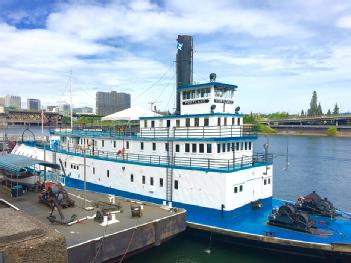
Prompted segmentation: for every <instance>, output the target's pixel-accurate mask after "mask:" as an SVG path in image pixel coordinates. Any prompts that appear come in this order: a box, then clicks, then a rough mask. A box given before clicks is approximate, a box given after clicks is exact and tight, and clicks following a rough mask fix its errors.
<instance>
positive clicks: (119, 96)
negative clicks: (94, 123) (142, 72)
mask: <svg viewBox="0 0 351 263" xmlns="http://www.w3.org/2000/svg"><path fill="white" fill-rule="evenodd" d="M128 108H130V94H128V93H123V92H119V93H117V92H116V91H111V92H102V91H98V92H96V114H97V115H100V116H106V115H109V114H112V113H115V112H117V111H121V110H124V109H128Z"/></svg>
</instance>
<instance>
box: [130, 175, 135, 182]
mask: <svg viewBox="0 0 351 263" xmlns="http://www.w3.org/2000/svg"><path fill="white" fill-rule="evenodd" d="M130 181H131V182H134V174H130Z"/></svg>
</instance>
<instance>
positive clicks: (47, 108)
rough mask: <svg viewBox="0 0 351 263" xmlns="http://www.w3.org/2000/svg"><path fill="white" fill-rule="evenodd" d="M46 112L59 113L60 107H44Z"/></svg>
mask: <svg viewBox="0 0 351 263" xmlns="http://www.w3.org/2000/svg"><path fill="white" fill-rule="evenodd" d="M46 110H47V111H50V112H57V113H58V112H59V111H60V107H59V106H57V105H49V106H47V107H46Z"/></svg>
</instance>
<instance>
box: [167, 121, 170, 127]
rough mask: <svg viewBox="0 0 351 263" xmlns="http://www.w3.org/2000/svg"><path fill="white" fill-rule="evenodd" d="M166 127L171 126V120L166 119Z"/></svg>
mask: <svg viewBox="0 0 351 263" xmlns="http://www.w3.org/2000/svg"><path fill="white" fill-rule="evenodd" d="M167 127H168V128H169V127H171V120H167Z"/></svg>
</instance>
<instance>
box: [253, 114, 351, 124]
mask: <svg viewBox="0 0 351 263" xmlns="http://www.w3.org/2000/svg"><path fill="white" fill-rule="evenodd" d="M260 123H262V124H266V125H268V126H280V125H293V126H296V125H301V126H306V125H317V126H350V125H351V114H340V115H330V116H328V115H325V116H308V117H299V118H297V117H295V118H286V119H274V120H272V119H267V120H261V121H260Z"/></svg>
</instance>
